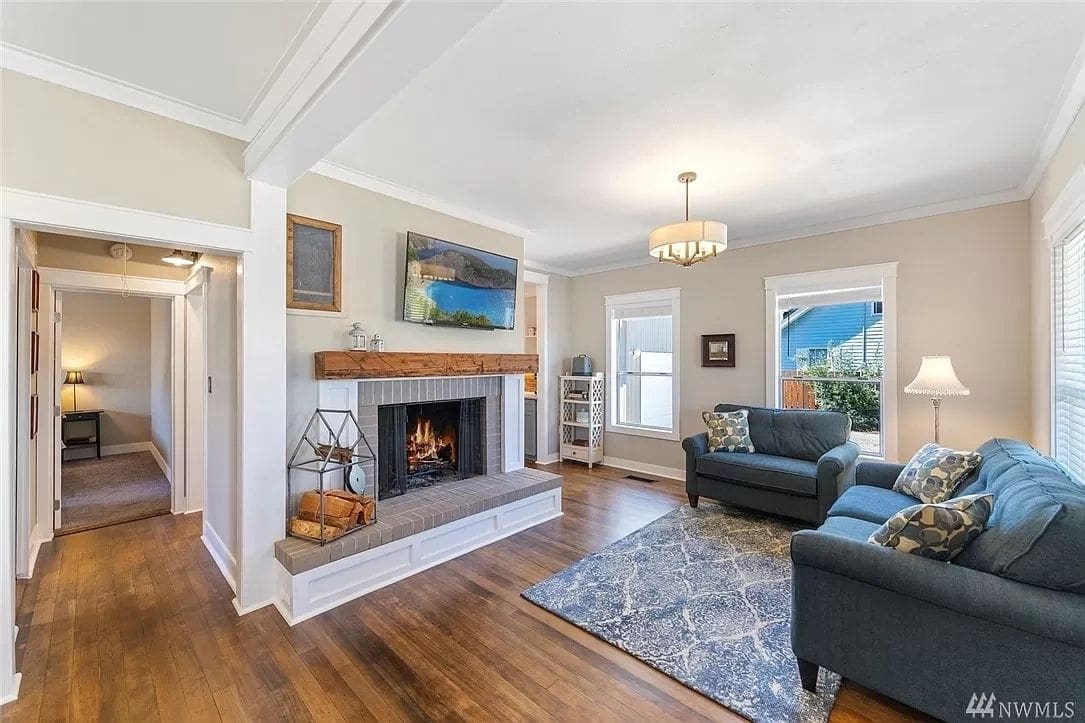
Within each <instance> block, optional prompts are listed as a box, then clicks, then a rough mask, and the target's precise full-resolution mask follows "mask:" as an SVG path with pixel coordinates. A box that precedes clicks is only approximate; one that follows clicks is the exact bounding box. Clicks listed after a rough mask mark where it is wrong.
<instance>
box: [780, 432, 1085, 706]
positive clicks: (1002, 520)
mask: <svg viewBox="0 0 1085 723" xmlns="http://www.w3.org/2000/svg"><path fill="white" fill-rule="evenodd" d="M978 451H979V452H980V453H981V454H982V455H983V461H982V463H981V464H980V467H979V469H978V470H977V471H976V472H974V473H973V474H972V475H971V476H970V477H969V478H967V479H965V480H964V481H963V482H962V484H961V485H960V487H959V488H958V489H957V491H956V492H955V496H963V495H969V494H978V493H981V492H990V493H992V494H994V495H995V503H994V509H993V512H992V514H991V518H990V520H989V521H988V529H987V530H986V531H984V532H983V533H982V534H981V535H980V536H979V537H977V538H976V539H975V540H974V541H973V542H972V543H971V544H970V545H969V546H968V547H967V548H965V549H964V551H963V552H961V554H960V555H958V556H957V557H956V558H955V559H954V560H953V562H952V563H945V562H937V561H935V560H931V559H928V558H925V557H920V556H918V555H910V554H905V553H902V552H898V551H896V550H893V549H890V548H886V547H881V546H879V545H875V544H871V543H869V542H867V538H868V537H869V536H870V533H871V532H873V531H874V530H875V529H877V528H878V527H879V526H880V525H881V524H882V523H883V522H885V520H886V519H887V518H888V517H890V516H891V515H892V514H894V513H895V512H897V511H899V510H901V509H903V508H904V507H908V506H910V505H914V504H917V503H918V501H917V500H915V499H913V498H911V497H908V496H906V495H902V494H899V493H897V492H893V491H892V486H893V481H894V480H895V479H896V478H897V475H899V474H900V470H901V469H902V467H901V466H900V465H895V464H883V463H861V464H859V465H858V468H857V470H856V484H855V486H854V487H852V488H850V489H848V490H847V491H846V492H845V493H844V494H843V495H841V497H840V499H839V500H837V502H836V503H835V504H834V505H833V506H832V508H831V509H830V510H829V516H828V519H827V520H826V521H825V523H824V524H823V525H822V526H821V527H820V528H819V529H817V530H803V531H800V532H797V533H796V534H795V535H794V536H793V537H792V540H791V559H792V562H793V572H792V583H793V592H792V619H791V645H792V649H793V651H794V653H795V656H796V657H797V658H798V664H799V673H800V677H801V678H802V680H803V685H804V687H807V688H808V689H813V687H814V686H815V685H816V680H817V675H818V667H819V666H823V667H825V668H828V669H829V670H833V671H836V672H837V673H840V674H841V675H843V676H844V677H846V678H849V679H851V680H854V681H855V682H857V683H859V684H861V685H864V686H866V687H868V688H872V689H873V690H876V691H878V692H880V693H883V694H885V695H888V696H890V697H891V698H895V699H897V700H899V701H902V702H904V703H906V704H908V705H910V706H912V707H914V708H918V709H919V710H922V711H924V712H926V713H929V714H931V715H933V716H936V717H938V718H941V719H943V720H948V721H956V720H961V721H969V720H973V719H975V716H973V715H969V714H968V713H966V708H967V707H968V705H969V702H970V701H972V696H973V695H977V696H980V695H989V694H994V696H995V700H996V701H1000V702H1002V703H1011V702H1029V701H1033V702H1037V701H1038V702H1040V703H1041V704H1042V703H1047V702H1057V703H1058V704H1059V705H1060V706H1062V705H1064V704H1066V703H1070V702H1073V703H1076V705H1075V706H1074V710H1075V712H1076V714H1077V715H1079V716H1080V715H1082V714H1085V486H1082V485H1081V484H1079V483H1078V482H1076V481H1074V480H1073V479H1071V478H1070V476H1069V475H1068V474H1067V472H1066V471H1065V469H1064V468H1063V467H1062V466H1061V465H1059V464H1058V463H1057V462H1055V461H1054V460H1051V459H1049V458H1047V457H1044V456H1043V455H1041V454H1040V453H1039V452H1037V451H1036V450H1034V449H1033V448H1031V447H1030V446H1028V445H1027V444H1024V443H1023V442H1018V441H1014V440H1008V439H992V440H990V441H988V442H986V443H984V444H983V445H982V446H981V447H980V448H979V450H978ZM1009 710H1012V709H1009ZM1061 710H1063V711H1064V713H1065V710H1066V709H1065V707H1063V708H1061ZM994 711H995V712H994V716H995V717H999V716H1000V711H1001V709H1000V708H999V707H998V703H996V704H995V708H994ZM988 717H991V716H988ZM1001 717H1003V718H1005V717H1006V716H1001ZM1011 717H1013V716H1011ZM1064 717H1065V716H1064Z"/></svg>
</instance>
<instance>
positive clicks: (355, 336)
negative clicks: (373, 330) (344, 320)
mask: <svg viewBox="0 0 1085 723" xmlns="http://www.w3.org/2000/svg"><path fill="white" fill-rule="evenodd" d="M347 333H348V334H350V338H351V341H352V343H351V345H350V350H351V351H365V329H363V328H362V322H360V321H356V322H354V323H353V324H351V325H350V328H349V329H348V330H347Z"/></svg>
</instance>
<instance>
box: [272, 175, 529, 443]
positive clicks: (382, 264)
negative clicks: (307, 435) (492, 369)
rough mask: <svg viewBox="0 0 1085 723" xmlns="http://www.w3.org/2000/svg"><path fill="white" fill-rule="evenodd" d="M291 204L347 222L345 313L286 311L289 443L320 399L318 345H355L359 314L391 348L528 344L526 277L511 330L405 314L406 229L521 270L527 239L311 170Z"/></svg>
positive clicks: (487, 348) (515, 348)
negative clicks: (435, 322)
mask: <svg viewBox="0 0 1085 723" xmlns="http://www.w3.org/2000/svg"><path fill="white" fill-rule="evenodd" d="M287 210H288V211H289V212H290V213H295V214H299V215H302V216H308V217H310V218H317V219H321V220H324V221H330V222H333V223H338V224H342V226H343V288H344V294H343V311H344V314H343V315H342V316H340V317H336V316H312V315H295V314H289V315H288V316H287V321H286V343H287V360H286V364H287V444H288V446H290V447H291V449H292V448H293V445H294V444H295V443H296V441H297V438H298V436H299V435H300V434H301V432H302V428H303V426H304V424H305V422H306V421H307V420H308V418H309V415H310V414H312V412H313V410H314V409H315V408H316V404H317V386H316V382H315V381H314V380H313V352H315V351H321V350H326V349H346V348H347V347H348V346H349V345H350V338H349V337H348V336H347V328H348V327H349V326H350V324H351V323H353V322H355V321H360V322H362V324H363V325H364V326H365V329H366V331H367V332H368V333H369V335H370V336H372V335H373V334H374V333H379V334H380V335H381V336H382V337H384V340H385V348H386V349H387V350H389V351H431V352H441V351H475V352H520V351H522V349H523V328H522V324H523V307H524V303H523V302H524V299H523V284H522V283H521V284H520V285H519V288H518V291H517V304H516V306H517V321H516V329H514V330H512V331H481V330H478V329H453V328H447V327H431V326H425V325H422V324H412V323H409V322H405V321H402V320H401V318H400V317H401V316H402V306H403V274H404V269H403V263H404V256H405V253H406V233H407V231H417V232H419V233H423V234H426V235H430V236H435V237H438V238H442V239H446V240H448V241H455V242H456V243H461V244H465V245H467V246H475V247H477V248H481V249H485V250H487V251H494V252H496V253H500V254H504V255H506V256H513V257H515V258H517V259H520V260H521V263H520V273H521V277H522V275H523V262H522V260H523V258H524V242H523V239H521V238H519V237H517V236H512V235H510V234H507V233H503V232H501V231H496V230H494V229H491V228H486V227H485V226H480V225H478V224H475V223H471V222H469V221H464V220H462V219H458V218H454V217H452V216H448V215H445V214H443V213H439V212H437V211H431V210H429V209H426V208H421V207H419V206H415V205H413V204H410V203H406V202H405V201H399V200H396V199H394V198H390V197H388V196H382V195H381V194H379V193H373V192H372V191H367V190H365V189H361V188H357V187H356V186H351V185H348V184H345V183H341V182H339V181H334V180H332V179H329V178H325V177H324V176H319V175H316V174H312V173H310V174H307V175H305V176H304V177H302V178H301V180H299V181H298V182H297V183H295V184H294V185H293V186H291V187H290V189H289V191H288V193H287Z"/></svg>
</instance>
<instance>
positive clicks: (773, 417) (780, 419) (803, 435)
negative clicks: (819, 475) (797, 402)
mask: <svg viewBox="0 0 1085 723" xmlns="http://www.w3.org/2000/svg"><path fill="white" fill-rule="evenodd" d="M740 409H746V410H749V420H750V438H751V439H752V440H753V446H754V447H755V448H756V449H757V451H758V452H761V453H764V454H770V455H774V456H778V457H791V458H793V459H804V460H806V461H808V462H816V461H818V460H819V459H820V458H821V455H823V454H825V453H826V452H828V451H829V450H830V449H832V448H833V447H839V446H840V445H842V444H844V443H845V442H847V441H848V434H849V433H850V432H851V418H849V417H848V415H846V414H841V413H840V412H823V411H819V410H809V409H767V408H765V407H746V406H742V405H738V404H717V405H716V411H717V412H737V411H738V410H740Z"/></svg>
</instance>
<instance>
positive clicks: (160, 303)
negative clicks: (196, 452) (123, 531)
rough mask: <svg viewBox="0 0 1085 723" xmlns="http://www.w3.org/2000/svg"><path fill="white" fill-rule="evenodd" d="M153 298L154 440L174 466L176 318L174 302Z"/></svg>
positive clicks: (152, 418) (152, 432) (168, 462)
mask: <svg viewBox="0 0 1085 723" xmlns="http://www.w3.org/2000/svg"><path fill="white" fill-rule="evenodd" d="M150 302H151V310H150V312H151V366H150V369H149V373H150V377H151V437H150V440H151V443H152V444H154V446H155V448H156V449H157V450H158V453H159V454H160V455H162V459H163V460H164V461H165V462H166V464H167V465H170V466H171V467H172V465H173V456H172V454H171V449H172V446H173V445H172V442H173V440H172V439H171V434H172V430H173V416H172V405H171V404H170V396H171V386H172V385H171V379H170V367H171V363H170V362H171V360H170V356H171V352H172V349H171V346H172V344H171V340H172V336H173V335H172V331H173V322H172V320H171V319H170V316H171V313H172V311H173V302H172V301H170V300H169V299H150Z"/></svg>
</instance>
